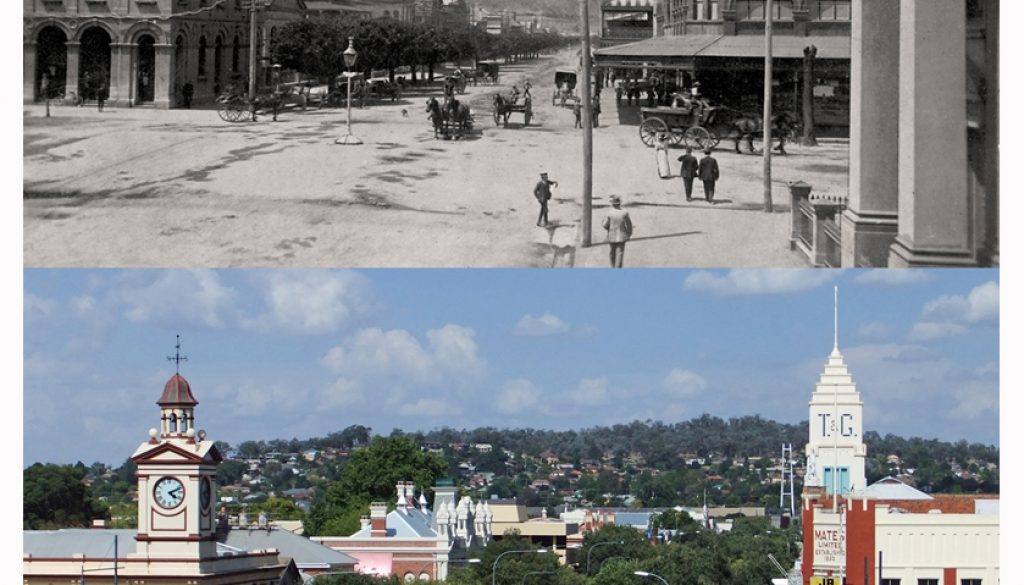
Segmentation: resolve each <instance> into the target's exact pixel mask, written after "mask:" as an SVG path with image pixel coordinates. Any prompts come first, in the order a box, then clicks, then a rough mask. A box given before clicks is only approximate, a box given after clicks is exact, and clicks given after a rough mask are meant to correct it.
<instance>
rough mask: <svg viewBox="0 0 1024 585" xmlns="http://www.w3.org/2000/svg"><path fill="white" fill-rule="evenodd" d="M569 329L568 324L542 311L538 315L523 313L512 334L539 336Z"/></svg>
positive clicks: (555, 333)
mask: <svg viewBox="0 0 1024 585" xmlns="http://www.w3.org/2000/svg"><path fill="white" fill-rule="evenodd" d="M568 330H569V324H568V323H566V322H565V321H562V320H561V319H559V318H558V317H556V316H554V315H552V314H551V313H544V314H543V315H541V316H540V317H534V316H533V315H523V317H522V318H521V319H519V322H518V323H516V326H515V328H514V329H513V330H512V333H513V335H521V336H524V337H540V336H544V335H558V334H559V333H565V332H567V331H568Z"/></svg>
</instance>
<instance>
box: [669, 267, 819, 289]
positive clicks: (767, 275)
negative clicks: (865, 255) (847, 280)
mask: <svg viewBox="0 0 1024 585" xmlns="http://www.w3.org/2000/svg"><path fill="white" fill-rule="evenodd" d="M837 272H838V271H836V270H816V269H810V268H806V269H805V268H776V269H771V270H730V271H729V272H727V273H725V274H721V275H720V274H716V273H714V272H708V271H705V270H701V271H697V272H694V273H692V274H690V275H689V276H687V277H686V280H685V281H684V282H683V288H684V289H686V290H690V291H694V292H703V293H708V294H713V295H720V296H732V295H764V294H791V293H798V292H803V291H807V290H811V289H814V288H817V287H819V286H821V285H823V284H825V283H827V282H830V281H832V280H833V279H835V278H836V276H837V274H836V273H837Z"/></svg>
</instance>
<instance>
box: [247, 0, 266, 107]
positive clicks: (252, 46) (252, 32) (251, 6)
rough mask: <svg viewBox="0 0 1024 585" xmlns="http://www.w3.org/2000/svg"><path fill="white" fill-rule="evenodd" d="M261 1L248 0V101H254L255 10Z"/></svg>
mask: <svg viewBox="0 0 1024 585" xmlns="http://www.w3.org/2000/svg"><path fill="white" fill-rule="evenodd" d="M262 3H263V0H249V100H250V101H252V100H255V99H256V9H257V8H258V7H259V6H261V5H262Z"/></svg>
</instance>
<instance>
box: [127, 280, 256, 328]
mask: <svg viewBox="0 0 1024 585" xmlns="http://www.w3.org/2000/svg"><path fill="white" fill-rule="evenodd" d="M236 297H237V293H236V291H235V290H234V289H232V288H230V287H228V286H225V285H224V284H222V283H221V279H220V276H219V275H218V274H217V273H216V272H214V271H212V270H165V271H163V272H161V273H160V276H159V277H158V278H157V279H156V280H155V281H153V282H151V283H150V284H148V285H146V286H142V287H139V288H134V289H132V288H126V289H124V290H122V291H121V292H120V294H119V299H120V301H121V302H122V303H123V304H124V305H126V306H127V309H126V310H125V317H127V318H128V320H129V321H133V322H136V323H168V324H174V325H178V324H182V323H184V324H189V325H194V326H203V327H210V328H214V329H220V328H223V327H225V326H226V325H227V324H228V322H229V321H230V320H231V315H232V314H233V312H234V309H233V305H234V302H235V299H236Z"/></svg>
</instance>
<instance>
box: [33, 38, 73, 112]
mask: <svg viewBox="0 0 1024 585" xmlns="http://www.w3.org/2000/svg"><path fill="white" fill-rule="evenodd" d="M67 42H68V37H67V35H65V34H64V31H62V30H61V29H60V28H58V27H56V26H48V27H46V28H44V29H42V30H41V31H39V35H38V36H37V37H36V82H35V83H36V86H35V99H37V100H40V99H46V97H51V98H55V97H58V96H62V95H64V86H65V84H66V83H67V71H68V48H67V44H66V43H67ZM44 78H45V79H46V88H47V89H46V95H44V93H43V79H44Z"/></svg>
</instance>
